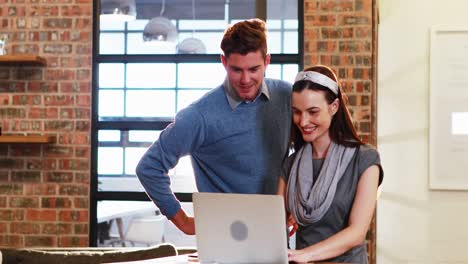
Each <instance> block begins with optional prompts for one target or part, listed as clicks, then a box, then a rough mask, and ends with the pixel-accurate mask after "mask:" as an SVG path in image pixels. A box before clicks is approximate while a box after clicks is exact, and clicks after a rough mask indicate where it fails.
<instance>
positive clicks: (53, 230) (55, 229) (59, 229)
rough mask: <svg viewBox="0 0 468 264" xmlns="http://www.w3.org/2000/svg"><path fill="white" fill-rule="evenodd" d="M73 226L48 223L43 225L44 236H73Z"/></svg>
mask: <svg viewBox="0 0 468 264" xmlns="http://www.w3.org/2000/svg"><path fill="white" fill-rule="evenodd" d="M71 232H72V224H70V223H47V224H43V225H42V231H41V233H43V234H57V235H60V234H62V235H63V234H71Z"/></svg>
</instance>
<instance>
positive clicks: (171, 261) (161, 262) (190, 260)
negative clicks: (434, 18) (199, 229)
mask: <svg viewBox="0 0 468 264" xmlns="http://www.w3.org/2000/svg"><path fill="white" fill-rule="evenodd" d="M196 263H199V262H198V261H197V258H196V257H193V256H191V255H180V256H174V257H165V258H157V259H147V260H138V261H128V262H113V263H107V264H196ZM309 263H313V262H309ZM320 263H321V264H338V263H337V262H320ZM297 264H300V263H297Z"/></svg>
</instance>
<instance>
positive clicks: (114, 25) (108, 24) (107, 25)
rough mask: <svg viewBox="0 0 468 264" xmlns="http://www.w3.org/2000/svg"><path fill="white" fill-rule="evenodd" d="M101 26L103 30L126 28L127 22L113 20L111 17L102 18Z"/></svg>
mask: <svg viewBox="0 0 468 264" xmlns="http://www.w3.org/2000/svg"><path fill="white" fill-rule="evenodd" d="M99 28H100V29H101V30H124V29H125V22H119V21H112V20H110V19H101V20H100V21H99Z"/></svg>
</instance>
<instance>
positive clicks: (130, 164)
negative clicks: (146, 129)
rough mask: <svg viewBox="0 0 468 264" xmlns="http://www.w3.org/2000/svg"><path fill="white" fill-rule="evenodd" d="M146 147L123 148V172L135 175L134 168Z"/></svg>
mask: <svg viewBox="0 0 468 264" xmlns="http://www.w3.org/2000/svg"><path fill="white" fill-rule="evenodd" d="M146 149H147V148H125V174H127V175H136V174H135V169H136V166H137V165H138V162H139V161H140V159H141V157H142V156H143V154H145V152H146Z"/></svg>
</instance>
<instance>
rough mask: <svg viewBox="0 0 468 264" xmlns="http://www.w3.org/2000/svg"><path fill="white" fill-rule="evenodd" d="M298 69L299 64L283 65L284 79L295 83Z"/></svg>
mask: <svg viewBox="0 0 468 264" xmlns="http://www.w3.org/2000/svg"><path fill="white" fill-rule="evenodd" d="M298 71H299V65H297V64H284V65H283V80H285V81H287V82H290V83H293V82H294V79H295V78H296V74H297V72H298Z"/></svg>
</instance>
